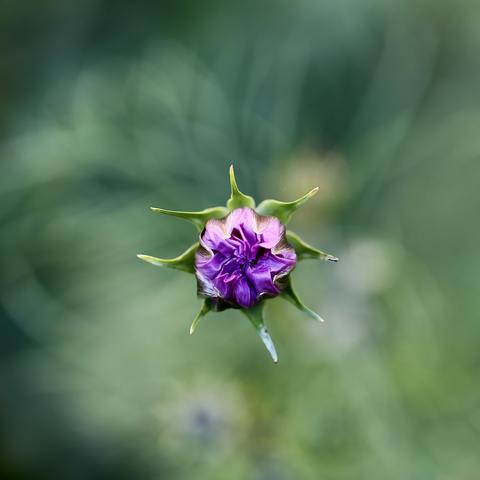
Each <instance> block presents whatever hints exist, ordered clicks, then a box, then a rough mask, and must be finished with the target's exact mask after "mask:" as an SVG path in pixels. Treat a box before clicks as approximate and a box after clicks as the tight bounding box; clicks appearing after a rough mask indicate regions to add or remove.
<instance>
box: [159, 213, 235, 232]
mask: <svg viewBox="0 0 480 480" xmlns="http://www.w3.org/2000/svg"><path fill="white" fill-rule="evenodd" d="M150 209H151V210H152V211H154V212H156V213H163V214H164V215H171V216H172V217H178V218H183V219H185V220H188V221H189V222H192V223H193V224H194V225H195V226H196V227H197V229H198V231H199V232H201V231H202V230H203V227H205V224H206V223H207V222H208V221H209V220H210V219H211V218H222V217H224V216H225V215H227V214H228V209H226V208H225V207H212V208H206V209H205V210H200V211H198V212H181V211H179V210H166V209H164V208H157V207H150Z"/></svg>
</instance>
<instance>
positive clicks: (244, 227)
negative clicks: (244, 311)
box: [195, 207, 296, 308]
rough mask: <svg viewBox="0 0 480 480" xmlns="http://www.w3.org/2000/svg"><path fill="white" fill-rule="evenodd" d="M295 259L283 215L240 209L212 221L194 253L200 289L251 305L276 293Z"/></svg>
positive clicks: (220, 300) (218, 299)
mask: <svg viewBox="0 0 480 480" xmlns="http://www.w3.org/2000/svg"><path fill="white" fill-rule="evenodd" d="M295 264H296V254H295V250H294V249H293V247H291V246H290V245H289V244H288V243H287V240H286V238H285V227H284V226H283V225H282V224H281V223H280V221H279V220H278V218H276V217H271V216H262V215H258V214H257V213H256V212H255V211H254V210H252V209H251V208H248V207H243V208H237V209H235V210H233V211H232V212H231V213H230V214H228V215H227V216H226V217H224V218H223V219H218V220H217V219H212V220H209V221H208V222H207V223H206V225H205V228H204V229H203V231H202V233H201V234H200V246H199V248H198V250H197V253H196V257H195V273H196V276H197V282H198V294H199V295H200V296H202V297H206V298H212V299H213V301H214V302H215V303H217V305H218V306H219V307H220V308H221V307H222V306H223V305H226V306H232V307H240V308H250V307H252V306H253V305H254V304H256V303H257V302H259V301H260V300H262V299H263V298H264V297H276V296H277V295H278V294H280V293H281V291H282V289H283V286H282V284H281V279H282V278H283V277H285V276H286V275H288V274H289V273H290V272H291V271H292V270H293V268H294V267H295Z"/></svg>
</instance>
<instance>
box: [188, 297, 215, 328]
mask: <svg viewBox="0 0 480 480" xmlns="http://www.w3.org/2000/svg"><path fill="white" fill-rule="evenodd" d="M210 310H212V301H211V300H210V299H209V298H205V299H204V300H203V302H202V306H201V307H200V310H199V311H198V313H197V315H196V317H195V318H194V319H193V322H192V324H191V325H190V335H193V332H194V331H195V329H196V328H197V325H198V322H199V321H200V319H201V318H202V317H204V316H205V315H206V314H207V313H208V312H209V311H210Z"/></svg>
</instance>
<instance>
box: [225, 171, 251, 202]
mask: <svg viewBox="0 0 480 480" xmlns="http://www.w3.org/2000/svg"><path fill="white" fill-rule="evenodd" d="M230 190H231V194H230V198H229V199H228V201H227V208H228V209H229V210H235V209H236V208H242V207H250V208H255V200H254V199H253V197H250V196H249V195H245V194H244V193H242V192H241V191H240V190H239V189H238V185H237V181H236V180H235V171H234V169H233V165H230Z"/></svg>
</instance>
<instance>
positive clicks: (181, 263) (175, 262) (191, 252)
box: [137, 242, 198, 273]
mask: <svg viewBox="0 0 480 480" xmlns="http://www.w3.org/2000/svg"><path fill="white" fill-rule="evenodd" d="M197 249H198V242H197V243H194V244H193V245H192V246H191V247H189V248H188V249H187V250H185V251H184V252H183V253H182V254H181V255H179V256H178V257H175V258H157V257H151V256H150V255H137V257H138V258H139V259H140V260H143V261H144V262H147V263H151V264H152V265H155V266H157V267H168V268H176V269H177V270H181V271H182V272H187V273H195V253H196V252H197Z"/></svg>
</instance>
